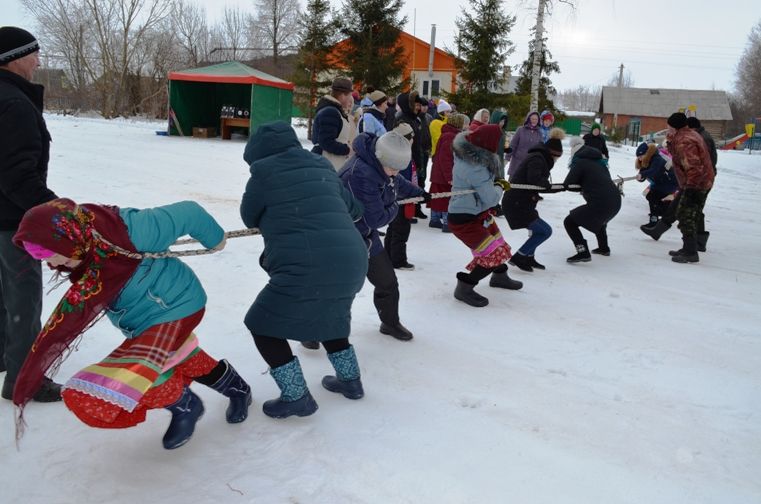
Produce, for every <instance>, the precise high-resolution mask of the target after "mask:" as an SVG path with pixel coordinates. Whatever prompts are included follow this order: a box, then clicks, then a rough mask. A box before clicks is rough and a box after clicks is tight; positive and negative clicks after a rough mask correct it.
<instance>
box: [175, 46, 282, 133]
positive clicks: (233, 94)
mask: <svg viewBox="0 0 761 504" xmlns="http://www.w3.org/2000/svg"><path fill="white" fill-rule="evenodd" d="M293 88H294V85H293V84H292V83H291V82H287V81H284V80H282V79H278V78H277V77H274V76H272V75H269V74H266V73H264V72H261V71H259V70H256V69H254V68H251V67H249V66H246V65H244V64H242V63H238V62H237V61H228V62H226V63H219V64H217V65H211V66H207V67H203V68H192V69H189V70H181V71H178V72H170V73H169V134H170V135H180V136H189V135H190V134H191V132H192V131H193V129H194V128H196V129H197V130H198V129H205V130H206V131H209V130H213V131H215V133H214V135H216V132H220V133H221V134H222V138H225V139H228V140H229V139H230V137H231V132H232V130H233V129H234V128H237V129H239V130H241V131H246V130H247V133H250V132H251V131H253V130H255V129H256V128H257V127H258V126H259V125H260V124H263V123H266V122H270V121H285V122H287V123H288V124H290V123H291V114H292V109H293ZM223 108H224V109H225V110H229V109H231V108H232V109H233V110H239V111H240V110H243V111H248V112H249V115H248V117H223V115H224V116H227V115H229V114H223V113H222V111H223Z"/></svg>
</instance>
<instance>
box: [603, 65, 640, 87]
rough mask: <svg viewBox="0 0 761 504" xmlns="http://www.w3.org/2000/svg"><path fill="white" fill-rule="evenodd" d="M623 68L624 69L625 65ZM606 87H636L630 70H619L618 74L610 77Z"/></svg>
mask: <svg viewBox="0 0 761 504" xmlns="http://www.w3.org/2000/svg"><path fill="white" fill-rule="evenodd" d="M621 66H622V67H623V64H622V65H621ZM605 85H606V86H615V87H622V88H630V87H634V78H633V77H632V73H631V72H630V71H629V70H628V69H619V71H618V72H616V73H614V74H612V75H611V76H610V79H608V82H607V83H606V84H605Z"/></svg>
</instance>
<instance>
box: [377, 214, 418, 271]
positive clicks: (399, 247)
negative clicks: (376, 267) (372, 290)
mask: <svg viewBox="0 0 761 504" xmlns="http://www.w3.org/2000/svg"><path fill="white" fill-rule="evenodd" d="M411 227H412V225H411V224H410V221H409V219H407V217H405V216H404V208H403V207H400V208H399V211H398V212H397V213H396V217H395V218H394V220H392V221H391V224H389V225H388V227H387V228H386V237H385V238H384V240H383V246H384V248H385V249H386V252H387V253H388V256H389V258H390V259H391V264H393V265H394V266H402V265H404V264H406V263H407V240H409V239H410V228H411ZM368 278H369V277H368Z"/></svg>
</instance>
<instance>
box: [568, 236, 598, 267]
mask: <svg viewBox="0 0 761 504" xmlns="http://www.w3.org/2000/svg"><path fill="white" fill-rule="evenodd" d="M591 260H592V255H591V254H590V253H589V248H587V242H586V241H584V242H582V243H579V244H577V245H576V255H572V256H571V257H569V258H568V259H566V261H567V262H569V263H577V262H589V261H591Z"/></svg>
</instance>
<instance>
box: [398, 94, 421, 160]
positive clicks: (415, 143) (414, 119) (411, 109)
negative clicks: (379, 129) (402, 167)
mask: <svg viewBox="0 0 761 504" xmlns="http://www.w3.org/2000/svg"><path fill="white" fill-rule="evenodd" d="M417 96H418V92H417V91H412V92H410V93H402V94H400V95H399V96H397V97H396V103H397V104H398V105H399V108H400V109H401V113H399V114H397V123H400V122H404V123H407V124H409V125H410V127H411V128H412V132H413V134H414V135H415V136H414V137H413V138H412V161H413V162H414V163H415V166H416V167H420V168H418V169H424V167H423V160H424V154H423V138H422V135H421V134H420V129H421V128H420V119H419V118H418V116H417V114H415V101H416V100H417Z"/></svg>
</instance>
